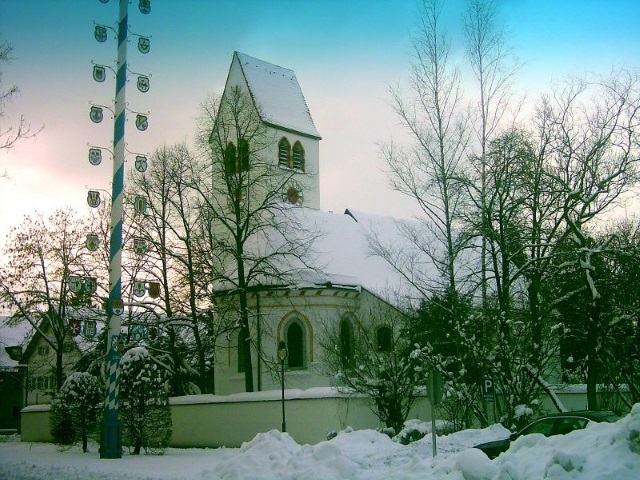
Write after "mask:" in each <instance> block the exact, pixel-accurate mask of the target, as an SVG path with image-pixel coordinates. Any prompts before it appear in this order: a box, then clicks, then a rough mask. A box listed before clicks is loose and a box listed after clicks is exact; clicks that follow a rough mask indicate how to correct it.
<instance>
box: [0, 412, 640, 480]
mask: <svg viewBox="0 0 640 480" xmlns="http://www.w3.org/2000/svg"><path fill="white" fill-rule="evenodd" d="M508 434H509V432H508V430H506V429H505V428H503V427H501V426H499V425H494V426H492V427H490V428H486V429H478V430H465V431H462V432H457V433H454V434H451V435H447V436H442V437H438V438H437V446H438V456H437V457H435V458H433V457H432V456H431V451H432V444H431V435H426V436H425V437H424V438H423V439H422V440H419V441H417V442H414V443H412V444H410V445H407V446H404V445H402V444H400V443H398V442H396V441H393V440H392V439H390V438H389V437H387V436H386V435H383V434H381V433H378V432H375V431H372V430H363V431H352V430H346V431H343V432H340V433H338V435H337V436H336V437H335V438H333V439H331V440H329V441H325V442H321V443H319V444H317V445H299V444H297V443H296V442H295V441H294V440H293V439H292V438H291V437H290V436H289V435H288V434H287V433H281V432H278V431H276V430H272V431H270V432H267V433H261V434H259V435H257V436H256V437H255V438H254V439H253V440H251V441H250V442H247V443H245V444H244V445H243V446H242V447H241V448H233V449H230V448H220V449H215V450H209V449H184V450H179V449H168V450H167V451H166V452H165V454H164V455H163V456H154V455H142V456H139V457H136V456H130V455H127V454H126V452H125V454H124V456H123V458H122V459H118V460H100V459H99V455H98V453H97V447H95V446H94V449H93V451H92V453H88V454H83V453H82V452H80V451H79V450H76V449H73V450H68V451H63V452H59V451H57V449H56V447H55V446H53V445H49V444H37V443H35V444H28V443H19V442H15V441H7V442H4V443H0V479H16V480H21V479H32V480H50V479H52V478H55V479H59V480H66V479H77V478H91V479H98V480H101V479H105V480H106V479H123V480H127V479H149V480H152V479H154V480H155V479H174V480H175V479H203V480H204V479H207V480H216V479H225V480H240V479H242V480H248V479H254V480H258V479H261V480H272V479H273V480H275V479H283V480H294V479H295V480H302V479H322V480H327V479H354V480H359V479H361V480H365V479H366V480H390V479H394V480H395V479H402V480H414V479H416V480H417V479H434V480H516V479H517V480H539V479H542V478H549V479H553V478H555V479H570V478H571V479H580V480H607V479H610V480H626V479H635V478H640V454H639V453H638V452H639V451H640V404H638V405H636V406H635V407H634V409H633V410H632V412H631V414H630V415H628V416H627V417H625V418H623V419H622V420H620V421H618V422H617V423H615V424H609V423H601V424H590V425H589V426H588V427H587V428H586V429H585V430H582V431H575V432H572V433H570V434H568V435H563V436H558V437H551V438H546V437H544V436H542V435H529V436H526V437H521V438H519V439H518V440H517V441H515V442H514V444H513V445H512V448H511V449H510V450H509V451H508V452H506V453H504V454H502V455H500V456H499V457H498V458H497V459H495V460H489V459H488V458H487V457H486V456H485V455H484V453H482V452H481V451H479V450H476V449H473V448H470V447H472V446H473V445H476V444H478V443H481V442H486V441H491V440H496V439H499V438H504V437H505V436H508Z"/></svg>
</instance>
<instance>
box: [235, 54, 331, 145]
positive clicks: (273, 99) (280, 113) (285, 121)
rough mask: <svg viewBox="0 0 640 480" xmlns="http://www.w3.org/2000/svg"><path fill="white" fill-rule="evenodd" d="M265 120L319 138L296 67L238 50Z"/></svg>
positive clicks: (239, 58)
mask: <svg viewBox="0 0 640 480" xmlns="http://www.w3.org/2000/svg"><path fill="white" fill-rule="evenodd" d="M234 55H235V56H236V58H237V59H238V62H239V64H240V68H241V69H242V73H243V74H244V78H245V80H246V81H247V85H248V87H249V90H250V92H251V95H252V96H253V99H254V101H255V103H256V106H257V107H258V110H259V112H260V116H261V117H262V120H263V121H264V122H266V123H269V124H271V125H274V126H277V127H282V128H285V129H288V130H293V131H295V132H298V133H302V134H305V135H309V136H311V137H314V138H317V139H320V134H319V133H318V130H317V129H316V126H315V124H314V123H313V119H312V118H311V112H310V111H309V107H308V106H307V102H306V101H305V99H304V95H303V94H302V89H301V88H300V84H299V83H298V79H297V78H296V74H295V73H294V72H293V70H290V69H288V68H283V67H279V66H278V65H274V64H272V63H268V62H265V61H263V60H258V59H257V58H253V57H250V56H249V55H245V54H244V53H240V52H235V54H234Z"/></svg>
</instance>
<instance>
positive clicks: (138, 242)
mask: <svg viewBox="0 0 640 480" xmlns="http://www.w3.org/2000/svg"><path fill="white" fill-rule="evenodd" d="M133 251H134V252H135V253H136V255H144V254H145V253H146V252H147V244H146V242H145V241H144V240H143V239H142V238H134V239H133Z"/></svg>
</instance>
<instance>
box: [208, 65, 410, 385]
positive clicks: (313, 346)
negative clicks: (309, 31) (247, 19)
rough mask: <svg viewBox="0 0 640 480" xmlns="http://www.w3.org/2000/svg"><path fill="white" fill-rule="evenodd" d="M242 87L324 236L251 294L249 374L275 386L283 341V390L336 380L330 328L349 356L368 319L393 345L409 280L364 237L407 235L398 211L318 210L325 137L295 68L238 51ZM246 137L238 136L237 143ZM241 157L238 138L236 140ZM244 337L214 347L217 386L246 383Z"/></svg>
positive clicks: (293, 195)
mask: <svg viewBox="0 0 640 480" xmlns="http://www.w3.org/2000/svg"><path fill="white" fill-rule="evenodd" d="M232 89H235V90H238V89H239V90H241V91H242V92H245V93H246V94H247V95H248V97H250V98H251V102H252V104H253V107H254V108H255V109H256V112H257V113H258V115H259V118H260V121H261V122H262V124H263V126H264V128H265V133H266V136H267V137H268V138H271V139H272V141H271V142H270V146H269V147H268V148H265V149H264V150H263V151H262V152H261V155H262V156H263V161H264V162H272V164H273V165H277V167H278V168H279V169H280V170H281V171H282V174H283V175H286V176H287V178H288V180H289V181H290V185H286V186H285V188H284V190H285V191H284V192H283V201H285V202H287V201H288V202H290V203H291V204H294V205H295V206H296V207H301V208H295V209H294V210H295V211H296V215H298V216H299V218H301V219H302V221H303V222H304V223H305V224H311V225H313V226H314V228H316V229H317V230H318V231H319V232H320V234H319V235H318V237H317V238H315V240H314V246H313V251H314V252H315V253H314V260H315V262H314V263H315V268H313V269H300V270H299V271H297V272H296V274H295V275H294V276H293V277H292V280H291V281H290V282H285V283H282V282H280V283H279V284H278V285H272V286H270V288H265V289H262V290H261V289H253V290H252V291H251V293H250V294H249V302H250V304H249V310H250V312H251V314H250V323H251V325H250V331H251V332H252V346H253V348H254V349H255V351H254V352H252V358H253V359H254V360H253V369H254V371H253V378H254V383H255V385H254V388H255V390H256V391H262V390H275V389H278V388H279V385H280V384H279V380H278V377H277V375H275V372H277V369H278V368H279V367H278V365H279V363H278V360H277V358H278V357H277V350H278V346H279V345H280V346H282V343H281V342H284V345H286V348H287V357H286V359H285V367H286V369H287V374H286V388H294V389H308V388H312V387H326V386H334V381H333V380H332V377H331V375H330V373H331V372H328V371H327V368H326V363H327V362H325V361H324V360H325V359H324V356H325V355H326V352H327V347H328V345H327V340H328V338H327V337H328V336H332V335H333V337H332V338H333V339H334V340H337V342H335V343H337V345H336V348H338V349H339V355H340V356H341V357H342V358H344V359H345V360H346V359H348V358H350V356H351V355H352V354H353V348H354V342H357V341H358V339H357V334H356V333H355V332H356V331H357V330H358V329H357V328H356V327H357V326H358V325H362V324H366V325H367V326H368V328H370V332H371V333H372V335H373V337H374V338H375V345H376V348H378V349H379V350H380V351H385V350H389V349H391V348H392V342H393V336H394V324H397V319H398V316H399V315H402V314H401V313H400V310H399V309H398V308H397V306H398V303H397V302H396V300H394V299H397V298H400V297H398V293H399V292H401V291H402V293H404V294H406V293H407V291H408V290H407V289H408V288H409V287H408V286H407V285H406V284H405V282H404V280H403V278H402V276H401V275H400V274H399V273H398V272H397V271H395V270H394V269H393V268H392V267H391V266H390V265H389V264H388V263H387V262H386V261H385V260H383V259H382V258H380V257H376V256H373V255H371V254H370V248H369V242H368V238H369V236H370V235H373V234H375V235H377V236H380V235H382V236H383V237H384V238H383V240H384V241H388V242H398V241H401V235H400V233H399V231H398V227H397V225H396V221H395V220H394V219H392V218H388V217H382V216H377V215H371V214H366V213H362V212H357V211H352V210H349V209H347V210H346V211H345V212H344V213H341V214H336V213H332V212H323V211H321V210H320V182H319V172H320V169H321V159H320V140H321V136H320V133H319V132H318V130H317V128H316V126H315V124H314V122H313V118H312V116H311V112H310V111H309V108H308V106H307V103H306V101H305V98H304V95H303V93H302V89H301V87H300V85H299V83H298V80H297V77H296V75H295V73H294V72H293V71H292V70H290V69H287V68H283V67H280V66H277V65H273V64H271V63H267V62H265V61H262V60H259V59H256V58H253V57H251V56H248V55H245V54H243V53H239V52H235V53H234V54H233V59H232V62H231V67H230V70H229V74H228V77H227V82H226V85H225V90H224V94H223V100H224V95H230V92H231V90H232ZM241 141H242V140H239V142H241ZM232 147H233V149H234V151H235V150H236V149H237V151H238V155H240V150H241V148H240V145H232ZM243 348H244V347H243V342H242V341H241V337H240V333H239V332H237V333H234V334H232V335H229V336H228V338H227V348H226V349H224V350H225V354H224V355H220V354H218V355H217V364H216V375H215V379H216V380H215V381H216V384H215V393H216V394H218V395H227V394H232V393H238V392H242V391H244V388H245V384H244V368H243V362H242V361H241V359H242V358H243Z"/></svg>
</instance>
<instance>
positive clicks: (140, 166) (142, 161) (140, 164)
mask: <svg viewBox="0 0 640 480" xmlns="http://www.w3.org/2000/svg"><path fill="white" fill-rule="evenodd" d="M135 167H136V170H137V171H139V172H140V173H144V172H146V171H147V157H145V156H144V155H136V163H135Z"/></svg>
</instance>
